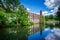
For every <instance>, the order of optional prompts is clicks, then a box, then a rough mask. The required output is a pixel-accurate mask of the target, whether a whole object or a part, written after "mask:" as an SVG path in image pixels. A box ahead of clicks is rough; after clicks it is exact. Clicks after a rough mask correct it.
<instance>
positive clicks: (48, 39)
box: [28, 23, 60, 40]
mask: <svg viewBox="0 0 60 40" xmlns="http://www.w3.org/2000/svg"><path fill="white" fill-rule="evenodd" d="M38 25H39V24H38ZM38 25H37V26H36V24H35V26H33V27H32V29H31V31H32V35H30V36H28V40H40V37H41V35H40V30H39V26H38ZM46 28H47V29H46ZM33 31H34V33H33ZM59 33H60V24H57V23H54V24H45V29H44V30H43V31H42V40H60V34H59Z"/></svg>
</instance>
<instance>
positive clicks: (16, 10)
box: [0, 0, 33, 40]
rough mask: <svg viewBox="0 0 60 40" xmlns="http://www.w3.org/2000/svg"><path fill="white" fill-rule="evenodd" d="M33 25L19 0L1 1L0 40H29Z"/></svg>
mask: <svg viewBox="0 0 60 40" xmlns="http://www.w3.org/2000/svg"><path fill="white" fill-rule="evenodd" d="M32 24H33V23H32V22H29V18H28V12H27V9H26V8H25V7H24V6H23V5H22V4H21V3H20V1H19V0H3V1H2V0H0V40H27V36H28V31H29V27H28V26H29V25H32Z"/></svg>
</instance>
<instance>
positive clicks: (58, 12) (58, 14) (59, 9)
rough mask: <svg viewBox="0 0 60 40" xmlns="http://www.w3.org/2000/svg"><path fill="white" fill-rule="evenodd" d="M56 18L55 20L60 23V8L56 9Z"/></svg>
mask: <svg viewBox="0 0 60 40" xmlns="http://www.w3.org/2000/svg"><path fill="white" fill-rule="evenodd" d="M56 16H57V19H58V20H59V21H60V6H59V7H58V11H57V14H56Z"/></svg>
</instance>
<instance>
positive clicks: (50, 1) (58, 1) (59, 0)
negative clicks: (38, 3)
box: [44, 0, 60, 8]
mask: <svg viewBox="0 0 60 40" xmlns="http://www.w3.org/2000/svg"><path fill="white" fill-rule="evenodd" d="M44 4H45V5H46V6H47V7H48V8H54V7H56V6H59V5H60V0H45V2H44Z"/></svg>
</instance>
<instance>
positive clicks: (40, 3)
mask: <svg viewBox="0 0 60 40" xmlns="http://www.w3.org/2000/svg"><path fill="white" fill-rule="evenodd" d="M20 1H21V3H22V4H23V5H24V6H25V7H26V8H29V9H30V12H36V13H38V12H39V11H40V10H49V9H48V8H47V7H46V6H45V5H44V0H20Z"/></svg>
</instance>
